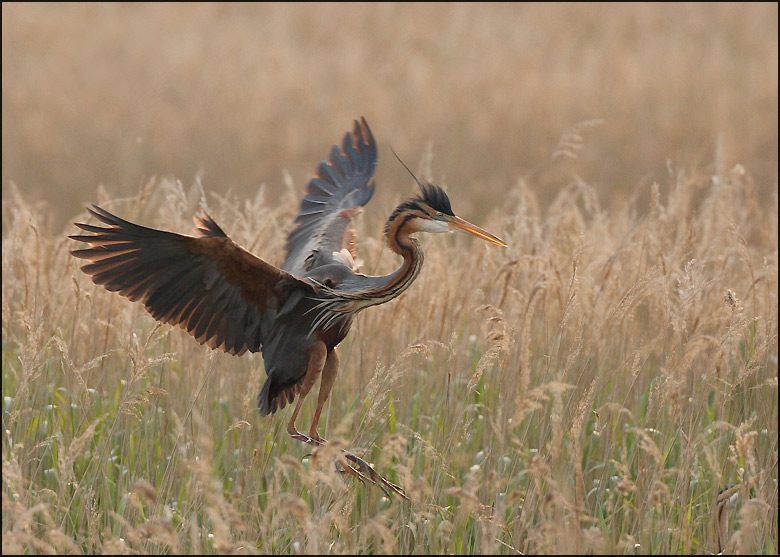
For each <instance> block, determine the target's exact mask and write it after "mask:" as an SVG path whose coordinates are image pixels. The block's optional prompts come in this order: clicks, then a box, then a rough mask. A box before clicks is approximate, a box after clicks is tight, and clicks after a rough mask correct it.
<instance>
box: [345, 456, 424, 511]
mask: <svg viewBox="0 0 780 557" xmlns="http://www.w3.org/2000/svg"><path fill="white" fill-rule="evenodd" d="M343 453H344V458H346V459H347V460H349V461H351V462H354V463H355V466H352V465H351V464H350V465H349V468H350V469H352V471H354V472H356V473H357V474H358V475H359V479H360V480H361V481H362V482H363V483H365V480H368V481H369V482H371V483H372V484H374V485H375V486H377V487H379V489H381V490H382V492H383V493H384V494H385V496H386V497H390V492H393V493H395V494H396V495H399V496H401V497H402V498H404V499H406V500H407V501H408V500H409V497H407V496H406V492H404V490H403V489H401V487H400V486H397V485H395V484H394V483H393V482H390V481H388V480H386V479H385V478H383V477H382V475H381V474H379V472H377V471H376V470H374V468H373V467H372V466H371V465H370V464H369V463H368V462H366V461H365V460H363V459H362V458H360V457H358V456H355V455H353V454H352V453H350V452H347V451H343ZM345 471H346V469H345ZM348 473H349V472H348ZM388 490H389V491H388Z"/></svg>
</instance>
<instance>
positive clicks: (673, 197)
mask: <svg viewBox="0 0 780 557" xmlns="http://www.w3.org/2000/svg"><path fill="white" fill-rule="evenodd" d="M565 140H566V139H565V138H564V139H563V141H565ZM716 159H717V153H716ZM713 166H714V167H716V168H719V167H720V166H721V165H719V164H718V161H717V160H716V164H714V165H713ZM671 170H672V171H671V173H670V175H669V178H668V180H666V181H665V182H664V183H661V184H653V185H652V187H651V188H650V195H649V198H650V201H649V205H646V206H639V205H638V204H637V203H638V202H635V203H633V204H629V205H626V207H625V208H624V210H623V211H620V212H614V213H608V212H607V211H605V210H604V209H603V208H602V205H601V200H600V199H599V198H598V196H597V195H596V194H595V192H594V189H593V187H592V186H591V185H590V184H588V183H587V182H585V181H584V180H582V179H579V178H574V179H572V180H571V181H569V182H568V183H565V184H563V185H562V187H561V188H560V189H559V191H558V192H557V194H556V196H555V198H554V200H553V202H552V203H551V204H550V205H549V207H548V208H546V209H544V210H542V209H540V206H541V204H540V203H539V201H538V199H537V197H538V194H537V193H536V191H535V187H534V184H533V183H531V182H526V181H522V180H521V181H518V182H517V183H514V184H512V185H511V186H509V187H507V189H506V192H505V194H506V202H504V203H502V204H501V205H500V206H498V207H496V208H495V210H494V211H493V212H492V213H491V214H490V215H487V216H485V217H484V218H483V219H482V220H481V221H478V222H479V223H480V224H481V225H485V227H486V228H489V229H490V230H491V231H494V232H496V233H497V234H499V235H500V236H502V237H503V238H504V239H505V240H506V241H507V243H508V244H509V246H510V247H509V248H508V249H505V250H500V249H495V248H494V247H493V246H489V245H487V244H485V243H482V242H478V241H474V240H473V239H471V238H468V237H465V236H458V235H453V236H447V237H437V238H428V237H426V238H425V239H424V240H423V242H424V247H425V250H426V262H425V266H424V268H423V271H422V273H421V275H420V277H419V279H418V280H417V282H416V283H415V284H414V285H413V286H412V287H411V288H410V289H409V290H408V291H407V293H405V294H404V295H403V296H401V297H400V298H399V299H397V300H395V301H393V302H392V303H388V304H385V305H383V306H380V307H377V308H371V309H370V310H367V311H365V312H363V313H361V314H360V316H359V317H358V319H357V321H356V323H355V326H354V327H353V330H352V333H351V335H350V336H349V337H348V338H347V339H346V341H345V342H344V343H343V344H342V346H343V352H342V359H343V371H342V374H341V376H340V378H339V381H338V382H337V384H336V386H335V389H334V396H332V397H331V398H330V401H329V402H328V404H327V406H326V410H325V413H324V416H323V422H322V425H323V428H322V430H323V433H324V435H325V436H326V437H327V438H329V439H331V440H332V442H333V447H331V448H326V449H323V450H320V451H317V452H316V453H314V454H310V453H311V449H310V447H307V446H304V445H302V444H300V443H297V442H295V441H292V440H290V439H289V438H288V436H287V434H286V432H285V428H284V424H285V423H286V418H285V416H287V415H288V413H287V412H282V413H281V414H280V415H275V416H273V417H270V418H265V419H262V418H261V417H260V415H259V413H258V411H257V409H256V407H255V397H256V395H257V392H258V390H259V388H260V384H261V381H262V378H263V371H262V367H263V366H262V358H261V357H260V356H259V355H245V356H243V357H240V358H236V357H232V356H228V355H225V354H221V353H217V352H214V351H212V350H209V349H208V348H205V347H203V346H200V345H198V344H197V343H196V342H194V341H193V340H192V339H191V338H190V337H189V336H188V335H186V334H185V333H183V332H182V331H180V330H179V329H176V328H170V327H169V326H161V325H159V324H158V323H156V322H155V321H154V320H153V319H152V318H151V317H150V316H149V315H148V314H147V313H146V312H145V311H144V310H143V308H142V307H141V306H140V304H133V303H130V302H128V301H127V300H125V299H123V298H121V297H119V296H117V295H115V294H113V293H109V292H107V291H106V290H104V289H103V288H102V287H97V286H95V285H93V284H92V283H91V282H90V281H89V279H88V278H87V277H86V276H85V275H84V274H83V273H81V272H80V271H79V270H78V265H79V261H78V260H76V259H75V258H73V257H72V256H70V255H69V253H68V250H69V249H71V248H74V247H75V246H74V245H73V244H74V243H73V242H71V241H69V240H68V239H66V234H68V233H72V232H74V230H75V229H74V228H73V227H72V226H69V227H68V228H67V229H66V230H63V231H62V232H61V233H56V234H52V233H45V232H44V228H43V227H42V226H41V224H40V223H41V222H42V221H43V220H45V218H46V215H45V210H43V209H39V208H36V207H33V206H30V205H28V204H27V202H26V201H25V199H24V197H23V196H22V195H20V194H19V193H18V192H15V191H11V192H9V201H8V203H7V205H6V208H5V211H6V212H5V214H6V218H7V219H8V221H7V222H6V223H5V226H6V229H7V232H6V234H5V236H4V238H3V246H2V248H3V269H2V270H3V273H2V283H3V289H2V324H3V445H2V446H3V453H2V455H3V456H2V457H3V491H2V497H3V526H2V544H3V552H4V553H6V552H7V553H21V552H27V553H53V552H57V553H60V552H68V553H286V554H299V553H421V554H423V553H427V554H437V553H458V554H477V553H480V554H492V553H499V554H522V553H572V554H577V553H686V554H687V553H708V552H716V551H718V550H719V549H722V550H723V551H725V552H729V553H731V552H741V553H770V554H771V553H776V551H777V548H778V538H777V508H778V501H777V481H776V480H777V439H778V435H777V433H778V397H777V395H778V385H777V350H778V341H777V339H778V314H777V308H778V300H777V294H778V251H777V249H778V235H777V234H778V233H777V225H778V222H777V220H778V218H777V215H778V214H777V196H776V194H775V196H774V199H773V200H772V202H771V203H759V202H758V199H757V197H756V195H755V190H756V186H755V184H754V183H753V178H752V177H751V174H750V172H749V171H747V170H746V169H745V168H743V167H742V166H739V165H736V166H733V167H732V168H727V169H722V170H719V171H714V172H704V171H701V170H695V169H686V168H672V169H671ZM303 186H304V184H292V183H288V185H287V188H286V189H285V190H284V194H283V195H282V196H278V197H279V199H278V201H275V202H271V201H269V199H268V198H269V197H270V196H269V195H267V194H268V192H267V190H266V189H264V188H261V189H260V190H259V192H258V194H257V196H256V197H255V198H254V199H242V200H237V199H235V198H222V197H218V196H215V195H209V194H207V193H204V192H203V189H202V187H201V186H200V185H199V184H197V183H196V184H194V185H193V186H191V187H184V186H183V185H182V184H181V183H180V182H177V181H175V180H171V179H153V180H150V181H149V182H148V183H147V184H146V185H145V186H144V187H142V188H141V189H140V190H139V192H138V194H137V195H136V196H134V197H132V198H126V199H120V200H113V201H112V200H109V199H107V198H106V194H105V193H104V192H101V191H99V192H97V193H96V194H95V201H96V202H99V203H100V204H101V205H102V206H104V207H106V208H107V209H109V210H111V211H113V212H116V213H117V214H119V215H121V216H123V217H126V218H128V219H130V220H133V221H136V222H139V223H142V224H145V225H150V226H155V227H158V228H165V229H170V230H175V231H179V232H187V231H189V229H190V228H191V223H190V222H189V219H190V217H191V215H192V214H194V213H196V212H197V210H198V208H199V207H200V206H202V205H204V204H205V205H206V206H207V207H208V209H209V211H210V213H211V214H212V216H213V217H214V218H215V219H216V220H217V222H219V223H220V224H222V225H223V226H224V228H225V230H226V232H227V233H228V234H230V235H231V236H232V237H233V238H234V239H235V240H236V241H237V242H239V243H240V244H242V245H244V246H246V247H247V248H249V249H251V250H253V251H254V252H255V253H257V254H258V255H259V256H261V257H264V258H266V259H267V260H269V261H271V262H274V263H279V260H280V259H281V256H282V250H283V242H284V238H285V235H286V233H287V232H288V231H289V230H290V227H291V217H292V215H293V213H294V211H295V208H296V207H297V199H298V197H299V195H300V192H301V191H302V189H303ZM453 202H454V203H455V205H456V209H457V199H454V200H453ZM386 209H387V211H388V212H389V210H390V207H387V208H386ZM465 216H467V217H468V216H469V215H465ZM85 218H87V216H86V214H84V213H82V214H80V215H73V219H74V220H80V221H83V220H84V219H85ZM475 220H476V219H475ZM356 225H357V227H358V233H359V234H358V238H359V242H358V250H359V253H360V255H361V257H362V259H363V262H364V263H363V264H364V267H363V269H364V271H365V272H368V273H375V274H376V273H383V272H387V271H388V270H390V269H391V268H392V267H393V265H396V264H397V263H398V262H397V261H395V260H394V256H393V255H392V254H391V253H390V252H389V251H388V250H387V249H386V248H384V247H383V242H382V239H381V237H380V236H379V234H378V232H377V231H378V230H380V229H381V227H380V226H379V223H375V222H368V219H366V218H363V217H361V218H359V219H358V221H357V223H356ZM312 411H313V405H311V404H307V405H306V406H305V407H304V411H303V413H304V414H305V416H302V417H301V422H302V423H306V422H307V420H310V419H311V413H312ZM337 447H349V448H351V450H353V451H355V452H356V454H359V455H361V456H363V457H364V458H366V459H367V460H369V461H371V462H373V463H374V464H375V466H376V467H377V468H378V471H380V473H382V474H383V475H385V476H386V477H388V479H391V480H392V481H394V482H397V483H399V484H400V485H401V486H403V487H404V488H405V489H406V492H407V493H408V494H409V495H410V497H411V502H404V501H402V500H400V499H397V498H395V499H390V500H388V499H386V498H384V497H383V496H382V493H381V491H380V490H378V489H376V488H374V487H372V486H364V485H361V484H359V483H356V482H355V481H354V480H353V479H352V478H350V477H342V476H340V475H339V474H338V473H337V472H336V466H335V464H334V463H335V461H336V459H337V458H338V454H339V452H338V451H337V450H335V448H337ZM724 489H725V490H726V491H723V490H724Z"/></svg>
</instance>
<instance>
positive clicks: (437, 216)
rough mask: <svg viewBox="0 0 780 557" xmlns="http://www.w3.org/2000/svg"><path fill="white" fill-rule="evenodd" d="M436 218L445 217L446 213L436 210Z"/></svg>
mask: <svg viewBox="0 0 780 557" xmlns="http://www.w3.org/2000/svg"><path fill="white" fill-rule="evenodd" d="M436 218H437V219H441V218H444V213H442V212H441V211H436Z"/></svg>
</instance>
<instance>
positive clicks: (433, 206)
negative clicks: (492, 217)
mask: <svg viewBox="0 0 780 557" xmlns="http://www.w3.org/2000/svg"><path fill="white" fill-rule="evenodd" d="M418 184H419V185H420V190H421V193H420V194H419V195H417V196H415V197H413V198H412V199H408V200H407V201H404V202H403V203H401V204H400V205H399V206H398V207H396V209H395V211H393V214H392V215H391V216H390V219H389V220H388V221H387V226H386V228H385V231H386V232H387V231H388V230H389V229H390V227H391V223H395V222H397V223H398V227H399V228H405V229H406V230H407V231H408V232H409V233H412V232H452V231H454V230H462V231H464V232H469V233H471V234H474V235H475V236H478V237H480V238H482V239H483V240H487V241H488V242H492V243H494V244H497V245H499V246H502V247H506V243H505V242H504V241H503V240H501V239H500V238H497V237H496V236H493V235H492V234H491V233H489V232H487V231H485V230H482V229H481V228H480V227H478V226H476V225H474V224H471V223H470V222H468V221H465V220H463V219H462V218H460V217H459V216H457V215H455V213H454V212H453V211H452V205H450V198H449V197H447V194H446V193H445V192H444V190H443V189H441V188H440V187H439V186H437V185H435V184H431V183H430V182H418ZM399 221H400V222H399Z"/></svg>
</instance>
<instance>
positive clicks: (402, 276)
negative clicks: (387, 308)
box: [364, 218, 423, 306]
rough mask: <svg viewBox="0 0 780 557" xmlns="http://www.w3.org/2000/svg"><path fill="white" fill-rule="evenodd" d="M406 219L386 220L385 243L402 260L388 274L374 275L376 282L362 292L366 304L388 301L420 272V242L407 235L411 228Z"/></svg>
mask: <svg viewBox="0 0 780 557" xmlns="http://www.w3.org/2000/svg"><path fill="white" fill-rule="evenodd" d="M408 221H409V219H408V218H398V219H395V220H391V221H390V222H388V226H387V228H386V229H385V234H386V235H387V245H388V247H389V248H390V249H391V250H392V251H393V252H394V253H397V254H398V255H400V256H401V257H403V258H404V260H403V263H401V266H400V267H399V268H398V269H396V270H395V271H394V272H392V273H390V274H389V275H384V276H381V277H375V279H376V281H377V283H376V284H375V285H374V286H373V287H372V288H369V289H368V290H367V291H366V292H365V293H364V300H365V301H366V302H370V303H368V304H366V306H368V305H372V306H373V305H377V304H384V303H385V302H389V301H390V300H392V299H393V298H395V297H397V296H399V295H400V294H401V293H402V292H403V291H404V290H406V289H407V288H408V287H409V285H410V284H412V282H414V279H416V278H417V275H418V274H420V269H422V264H423V251H422V248H421V247H420V243H419V242H418V241H417V240H416V239H414V238H411V237H410V236H409V233H410V232H413V230H409V227H408V226H406V225H407V223H408Z"/></svg>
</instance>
